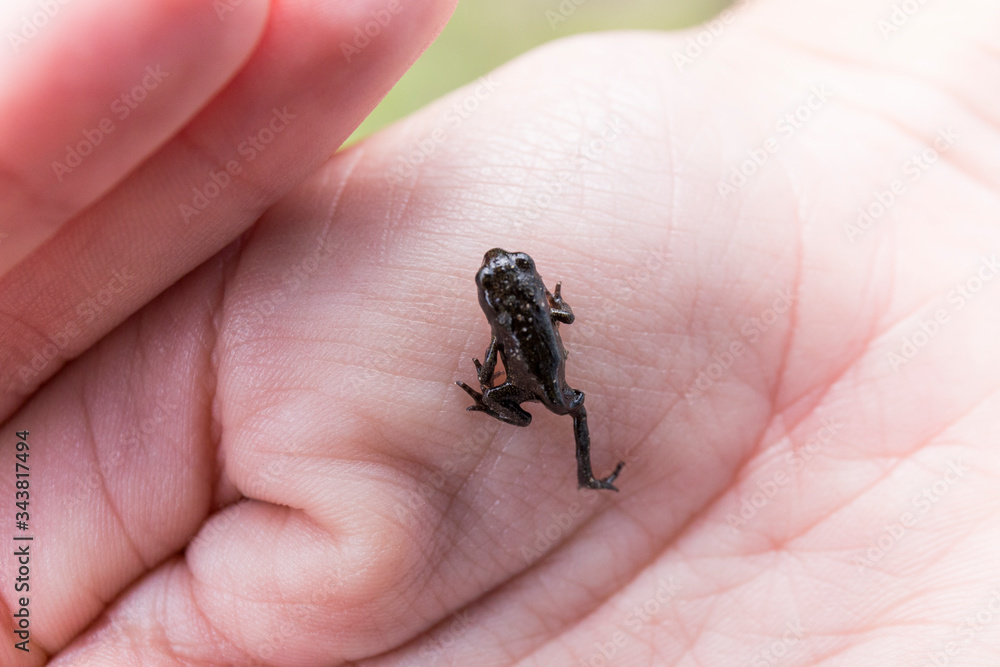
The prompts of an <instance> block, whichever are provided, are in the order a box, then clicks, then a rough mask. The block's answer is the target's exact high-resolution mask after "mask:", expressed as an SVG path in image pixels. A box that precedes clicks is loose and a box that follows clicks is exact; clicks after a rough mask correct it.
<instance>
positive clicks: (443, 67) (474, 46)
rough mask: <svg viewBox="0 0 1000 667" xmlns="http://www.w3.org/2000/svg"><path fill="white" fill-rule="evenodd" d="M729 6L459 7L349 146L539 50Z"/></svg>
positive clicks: (497, 2)
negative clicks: (589, 35) (562, 40)
mask: <svg viewBox="0 0 1000 667" xmlns="http://www.w3.org/2000/svg"><path fill="white" fill-rule="evenodd" d="M729 3H730V0H460V2H459V3H458V7H457V8H456V9H455V14H454V16H452V18H451V21H450V22H449V23H448V25H447V26H446V27H445V29H444V31H443V32H442V33H441V36H440V37H438V38H437V41H435V42H434V43H433V44H431V46H430V47H429V48H428V49H427V51H426V52H425V53H424V54H423V55H422V56H421V57H420V58H419V59H418V60H417V62H415V63H414V64H413V67H412V68H411V69H410V71H409V72H407V73H406V74H405V75H404V76H403V78H402V79H400V80H399V83H397V84H396V87H395V88H393V89H392V90H391V91H390V92H389V94H388V95H387V96H386V98H385V99H384V100H382V103H381V104H379V105H378V107H376V108H375V110H374V111H373V112H372V113H371V115H370V116H368V118H367V119H366V120H365V121H364V122H363V123H362V124H361V126H360V127H359V128H358V129H357V131H356V132H355V133H354V134H353V135H351V138H350V139H348V143H350V142H352V141H356V140H357V139H359V138H360V137H363V136H365V135H368V134H371V133H372V132H374V131H376V130H378V129H379V128H381V127H384V126H386V125H388V124H390V123H392V122H393V121H395V120H397V119H398V118H402V117H403V116H406V115H407V114H409V113H411V112H413V111H415V110H417V109H419V108H420V107H422V106H424V105H425V104H427V103H428V102H430V101H432V100H434V99H436V98H438V97H440V96H442V95H444V94H445V93H447V92H448V91H450V90H454V89H455V88H458V87H459V86H462V85H464V84H466V83H468V82H469V81H472V80H474V79H476V78H477V77H479V76H482V75H483V74H485V73H487V72H489V71H490V70H492V69H495V68H496V67H498V66H499V65H501V64H503V63H505V62H507V61H508V60H511V59H512V58H514V57H516V56H518V55H520V54H521V53H524V52H525V51H528V50H530V49H532V48H534V47H536V46H538V45H539V44H544V43H545V42H548V41H551V40H553V39H558V38H560V37H566V36H567V35H574V34H577V33H581V32H593V31H597V30H621V29H642V30H667V29H672V28H683V27H687V26H691V25H695V24H697V23H700V22H701V21H704V20H705V19H707V18H709V17H711V16H712V15H714V14H716V13H718V12H719V11H720V10H721V9H722V8H723V7H725V6H726V5H728V4H729ZM560 6H562V11H560ZM547 12H551V14H547ZM562 19H565V20H562ZM667 65H669V63H666V64H665V66H667Z"/></svg>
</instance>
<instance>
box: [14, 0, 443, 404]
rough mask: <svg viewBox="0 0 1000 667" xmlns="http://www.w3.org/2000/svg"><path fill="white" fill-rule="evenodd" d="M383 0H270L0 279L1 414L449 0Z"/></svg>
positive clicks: (223, 230) (394, 72) (195, 242)
mask: <svg viewBox="0 0 1000 667" xmlns="http://www.w3.org/2000/svg"><path fill="white" fill-rule="evenodd" d="M392 6H393V9H394V10H395V11H396V12H397V13H395V14H393V13H389V14H387V15H388V16H389V17H390V18H389V19H386V18H385V15H384V12H388V11H389V10H387V9H386V7H385V3H384V2H381V1H379V0H367V1H366V2H361V3H348V4H342V3H328V2H325V1H321V0H285V1H282V2H279V3H277V4H275V6H274V7H273V8H272V13H271V17H270V21H269V24H268V27H267V29H266V32H265V34H264V37H263V39H262V41H261V44H260V45H259V47H258V48H257V50H256V52H255V53H254V55H253V57H252V58H251V60H250V61H249V63H248V64H247V65H246V67H245V68H244V69H243V70H242V71H241V72H240V74H239V75H238V76H237V77H236V78H235V79H234V80H233V81H232V82H231V83H230V84H229V85H228V86H227V87H226V88H225V90H223V91H222V92H221V93H220V95H219V96H218V97H217V98H216V99H215V100H213V102H212V103H211V104H209V106H208V107H207V108H206V109H204V110H203V111H202V112H201V113H199V114H198V116H197V117H196V118H195V119H194V120H193V121H192V122H191V124H190V125H189V126H188V127H187V128H185V130H184V131H183V132H182V133H181V134H179V135H177V136H175V137H174V138H172V139H171V140H170V141H169V142H168V143H167V144H166V145H164V146H163V147H162V148H161V149H160V150H159V151H158V152H157V153H156V154H155V155H154V156H153V157H152V158H150V159H149V160H148V161H147V162H146V163H145V164H143V165H142V166H141V167H140V168H138V169H137V170H136V171H134V172H133V173H131V174H130V175H129V177H128V178H127V179H125V180H124V181H123V182H122V183H120V184H119V185H118V186H117V187H116V188H115V190H113V191H112V192H110V193H108V194H107V195H106V196H104V197H103V198H102V199H101V200H100V201H98V202H96V203H95V204H94V205H93V206H91V207H90V208H88V209H87V210H86V211H85V212H84V213H82V214H81V215H80V216H78V217H77V218H76V219H74V220H73V221H71V222H70V223H69V224H67V225H66V226H65V227H64V228H63V229H62V231H61V232H60V233H59V234H57V235H56V236H55V237H53V238H52V239H51V240H50V242H49V243H48V244H47V245H46V246H45V247H44V248H42V249H40V251H39V252H38V253H36V254H35V255H33V256H32V259H31V263H30V267H25V270H20V271H16V272H13V273H9V274H8V275H6V276H4V277H3V278H2V279H0V354H3V355H4V356H3V358H2V359H0V361H2V362H3V363H2V370H0V373H2V378H0V388H2V391H0V415H9V414H10V411H11V410H12V408H13V407H14V406H16V405H18V404H19V403H20V402H21V401H22V400H23V399H24V397H25V396H27V395H28V394H30V393H31V392H32V391H33V390H34V388H36V387H37V386H39V385H40V384H41V383H42V382H43V381H44V380H45V379H46V378H48V377H50V376H51V375H52V374H53V373H54V372H55V371H56V370H57V369H58V368H59V367H60V366H61V365H62V364H63V362H64V361H65V360H66V359H69V358H72V357H74V356H76V355H77V354H79V352H80V351H81V350H83V349H86V348H87V347H88V346H90V345H91V344H92V343H93V342H94V341H95V340H96V339H98V338H99V337H100V336H102V335H103V334H104V333H106V332H107V331H109V330H110V329H111V328H112V327H113V326H115V325H116V324H118V323H119V322H121V321H122V320H123V319H124V318H125V317H126V316H127V315H129V314H130V313H132V312H134V311H135V310H136V309H137V308H138V307H139V306H140V305H142V304H143V303H145V302H147V301H148V300H149V299H150V298H152V297H153V296H154V295H155V294H157V293H159V292H160V291H162V290H163V289H164V288H165V287H167V286H168V285H170V284H171V283H173V282H174V281H175V280H177V278H178V277H179V276H181V275H183V274H184V273H186V272H187V271H189V270H190V269H191V268H192V267H194V266H196V265H197V264H198V263H200V262H201V261H203V260H204V259H206V258H207V257H209V256H211V255H212V254H213V253H215V252H217V251H218V250H219V248H221V247H222V246H224V245H225V244H226V243H228V242H229V241H231V240H232V239H233V238H235V237H236V236H237V235H238V234H239V233H241V232H242V231H243V230H245V229H246V228H247V226H248V225H249V224H250V223H251V222H252V221H253V220H254V219H255V218H256V216H257V215H258V214H259V213H260V211H262V210H263V208H264V207H265V206H266V205H267V204H268V203H269V202H271V201H273V200H274V199H276V198H277V197H278V196H279V195H280V194H281V193H282V192H284V191H286V190H287V189H288V188H290V187H291V186H292V185H293V184H294V183H295V182H296V181H297V180H298V179H300V178H302V177H303V176H304V175H305V174H306V173H308V172H309V170H311V169H313V168H314V167H315V166H316V165H317V164H319V163H320V162H321V161H322V160H325V159H326V158H328V157H329V155H330V154H331V153H332V152H333V151H334V150H335V149H336V147H337V146H338V145H339V144H340V143H341V142H342V141H343V140H344V139H345V138H346V137H347V136H348V134H349V133H350V132H351V131H352V130H353V128H354V127H355V126H356V125H357V124H358V123H359V122H360V121H361V119H362V118H363V117H364V115H365V114H366V113H367V112H368V111H369V110H370V109H371V108H372V107H373V106H374V105H375V103H376V102H377V101H378V100H379V99H380V97H381V96H382V95H383V94H384V93H385V91H387V90H388V88H389V87H390V85H391V84H392V82H393V81H395V80H396V78H398V77H399V75H400V74H402V72H403V71H404V70H405V69H406V67H407V66H408V65H409V64H410V62H411V61H412V60H413V58H414V57H415V55H416V54H417V53H418V52H419V50H420V49H422V48H424V47H425V46H426V45H427V43H428V42H429V41H430V39H431V38H432V36H433V35H435V34H436V33H437V31H438V30H440V28H441V27H442V26H443V24H444V22H445V21H446V19H447V16H448V14H449V12H450V9H451V2H449V1H448V0H426V1H420V2H411V3H399V4H397V3H392ZM237 11H238V10H237ZM373 16H375V18H373ZM379 17H381V21H382V23H384V24H385V25H384V27H383V25H382V23H379V22H378V19H379ZM372 21H375V23H374V25H375V28H371V27H370V25H369V24H370V23H371V22H372ZM365 29H367V30H369V32H371V33H373V34H374V36H373V37H370V38H367V39H368V41H367V42H365V41H360V40H359V38H358V34H359V33H360V34H361V35H363V36H365V32H364V30H365ZM356 40H358V42H357V43H358V44H362V45H363V46H364V48H359V47H357V46H355V41H356ZM29 268H30V270H28V269H29Z"/></svg>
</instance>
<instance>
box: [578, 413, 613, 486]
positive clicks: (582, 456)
mask: <svg viewBox="0 0 1000 667" xmlns="http://www.w3.org/2000/svg"><path fill="white" fill-rule="evenodd" d="M572 414H573V435H574V436H576V477H577V482H578V483H579V485H580V488H581V489H583V488H587V489H608V490H609V491H617V490H618V489H617V488H616V487H615V485H614V481H615V479H616V478H617V477H618V473H620V472H621V471H622V468H624V467H625V462H624V461H619V462H618V465H616V466H615V471H614V472H613V473H611V474H610V475H608V476H607V477H605V478H604V479H597V478H595V477H594V469H593V468H592V467H591V465H590V429H588V428H587V408H585V407H583V405H582V402H581V404H580V406H579V407H578V408H576V410H574V411H573V413H572Z"/></svg>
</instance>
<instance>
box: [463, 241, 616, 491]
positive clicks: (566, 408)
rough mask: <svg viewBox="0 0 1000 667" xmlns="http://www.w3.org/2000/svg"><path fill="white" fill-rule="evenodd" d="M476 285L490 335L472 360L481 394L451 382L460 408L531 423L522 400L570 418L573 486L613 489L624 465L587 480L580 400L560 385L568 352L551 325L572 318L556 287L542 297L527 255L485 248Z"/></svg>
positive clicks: (583, 411)
mask: <svg viewBox="0 0 1000 667" xmlns="http://www.w3.org/2000/svg"><path fill="white" fill-rule="evenodd" d="M476 285H477V286H478V288H479V304H480V305H481V306H482V308H483V312H484V313H485V314H486V320H487V321H488V322H489V323H490V328H491V329H492V332H493V337H492V339H491V340H490V345H489V347H487V348H486V355H485V357H486V359H485V361H484V362H483V363H479V360H478V359H473V360H472V363H474V364H475V365H476V371H478V375H479V386H480V389H482V393H479V392H478V391H476V390H475V389H473V388H472V387H470V386H469V385H467V384H465V383H464V382H456V383H455V384H457V385H458V386H459V387H461V388H462V389H464V390H465V391H466V392H467V393H468V394H469V396H471V397H472V399H473V400H474V401H475V404H474V405H470V406H469V407H468V408H466V409H467V410H478V411H480V412H485V413H486V414H488V415H490V416H491V417H496V418H497V419H499V420H500V421H502V422H506V423H508V424H513V425H514V426H527V425H528V424H530V423H531V415H530V414H528V413H527V412H526V411H525V410H524V409H523V408H521V403H524V402H525V401H538V402H540V403H541V404H542V405H544V406H545V407H546V408H548V409H549V410H551V411H552V412H554V413H556V414H557V415H566V414H568V415H572V416H573V434H574V435H575V436H576V466H577V467H576V473H577V480H578V481H579V483H580V487H581V488H584V487H586V488H588V489H610V490H611V491H617V490H618V489H616V488H615V486H614V484H613V482H614V481H615V478H616V477H618V473H620V472H621V469H622V467H623V466H624V465H625V464H624V462H622V463H619V464H618V465H617V466H616V467H615V471H614V472H613V473H611V474H610V475H609V476H607V477H605V478H604V479H596V478H595V477H594V471H593V469H592V468H591V466H590V431H589V430H588V429H587V410H586V408H584V407H583V399H584V395H583V392H582V391H577V390H576V389H573V388H572V387H570V386H569V385H568V384H566V356H567V354H568V352H567V351H566V348H564V347H563V344H562V339H561V338H560V337H559V323H560V322H562V323H564V324H572V323H573V320H574V319H575V318H574V316H573V310H572V309H571V308H570V307H569V304H568V303H566V302H565V301H563V300H562V296H561V295H560V288H561V287H562V283H557V284H556V291H555V293H554V294H553V293H552V292H549V290H548V289H546V288H545V284H544V283H543V282H542V277H541V276H540V275H538V271H536V270H535V262H534V260H532V259H531V257H529V256H528V255H526V254H525V253H523V252H507V251H506V250H502V249H500V248H493V249H492V250H490V251H489V252H487V253H486V256H485V257H483V265H482V267H480V269H479V272H478V273H476ZM498 354H499V356H500V359H501V360H502V361H503V366H504V369H505V370H506V372H507V377H506V380H505V382H504V383H503V384H501V385H498V386H494V385H493V379H494V371H495V370H496V365H497V355H498Z"/></svg>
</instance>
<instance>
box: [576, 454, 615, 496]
mask: <svg viewBox="0 0 1000 667" xmlns="http://www.w3.org/2000/svg"><path fill="white" fill-rule="evenodd" d="M624 467H625V462H624V461H619V462H618V465H616V466H615V471H614V472H613V473H611V474H610V475H608V476H607V477H605V478H604V479H597V478H595V477H594V476H593V475H592V474H591V476H589V477H588V478H587V479H583V477H581V478H580V488H587V489H607V490H609V491H617V490H618V487H616V486H615V485H614V484H613V482H614V481H615V480H616V479H617V478H618V473H620V472H621V471H622V468H624Z"/></svg>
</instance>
